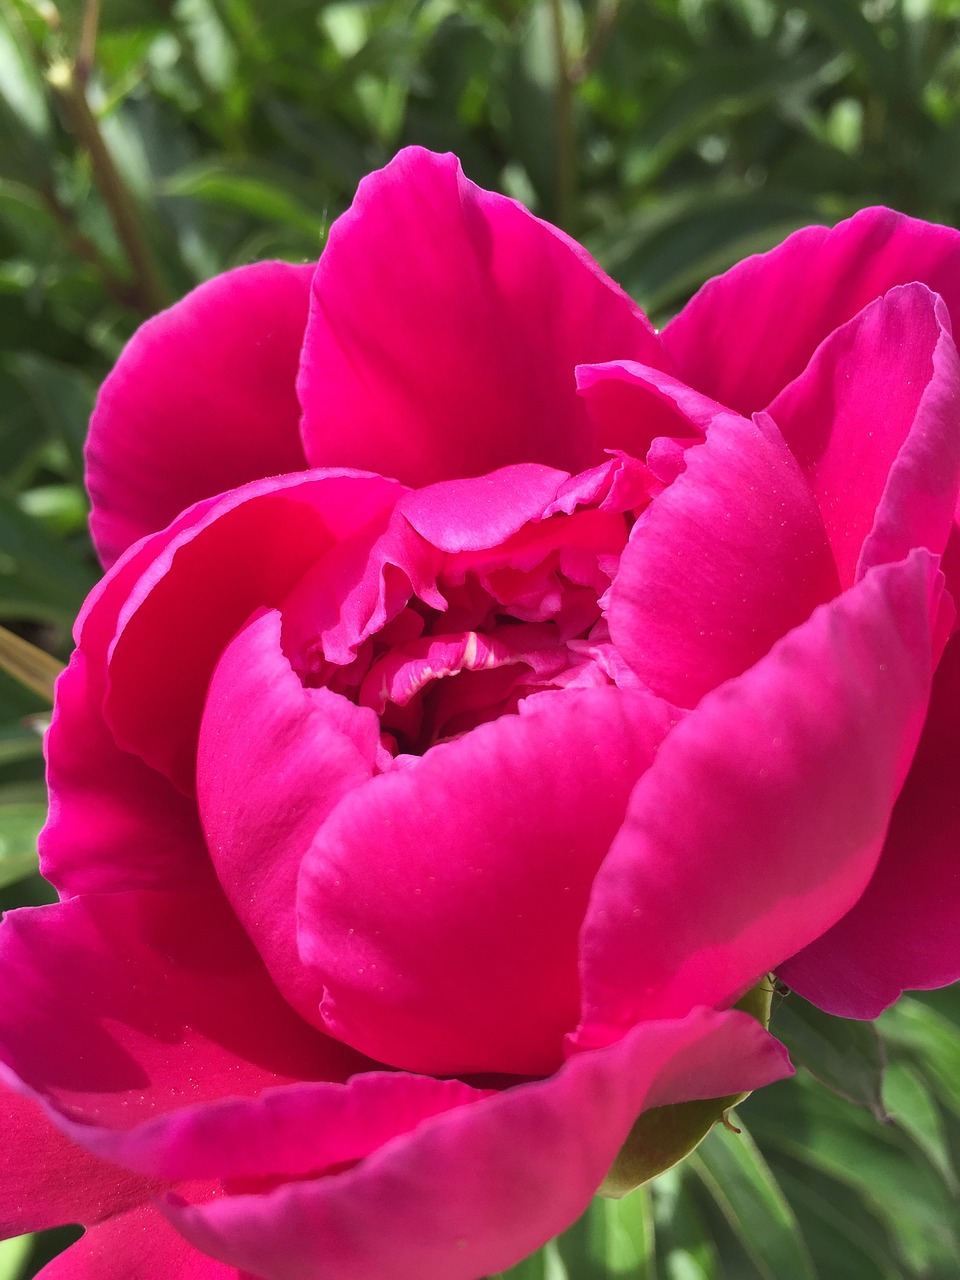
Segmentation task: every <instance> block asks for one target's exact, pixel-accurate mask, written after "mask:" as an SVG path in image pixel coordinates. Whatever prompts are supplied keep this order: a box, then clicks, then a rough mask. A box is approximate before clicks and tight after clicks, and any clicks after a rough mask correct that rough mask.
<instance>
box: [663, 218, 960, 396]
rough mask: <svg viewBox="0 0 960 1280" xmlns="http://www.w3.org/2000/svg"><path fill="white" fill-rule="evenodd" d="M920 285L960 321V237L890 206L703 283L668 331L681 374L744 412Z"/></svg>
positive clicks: (800, 238)
mask: <svg viewBox="0 0 960 1280" xmlns="http://www.w3.org/2000/svg"><path fill="white" fill-rule="evenodd" d="M913 280H919V281H922V282H923V283H924V284H927V285H929V287H930V288H931V289H932V290H933V291H934V292H935V293H939V294H942V295H943V298H944V301H945V302H946V304H947V308H948V310H949V311H950V314H951V316H952V317H954V319H956V318H958V317H960V232H957V231H954V230H953V229H952V228H949V227H937V226H932V225H931V224H930V223H927V222H920V221H918V220H916V219H914V218H907V217H905V216H904V215H903V214H899V213H894V212H892V211H891V210H890V209H865V210H863V211H862V212H860V213H858V214H856V215H855V216H854V217H853V218H851V219H850V220H849V221H847V222H841V223H840V224H839V225H838V226H836V227H834V229H833V230H832V231H831V230H828V229H827V228H826V227H807V228H805V229H804V230H803V231H798V232H796V233H795V234H794V235H792V236H790V237H789V238H788V239H787V240H785V241H784V243H783V244H782V245H780V246H779V247H778V248H776V249H773V250H772V251H771V252H770V253H766V254H760V255H757V256H756V257H752V258H747V259H745V261H743V262H741V263H739V264H738V265H737V266H735V267H734V268H733V269H732V270H730V271H728V272H726V274H725V275H722V276H719V277H717V279H715V280H711V281H709V283H707V284H705V285H704V286H703V288H702V289H701V290H700V292H699V293H698V294H697V295H696V296H695V297H694V298H693V300H692V301H691V302H689V303H687V305H686V306H685V307H684V309H683V310H682V311H681V312H680V314H679V315H678V316H676V317H675V319H673V320H672V321H671V322H670V323H669V324H668V325H667V327H666V329H665V330H664V331H663V335H662V340H663V344H664V346H665V347H666V349H667V351H668V352H669V353H670V355H671V356H672V357H673V359H674V361H675V362H676V368H677V371H678V373H679V376H680V377H682V378H683V379H684V380H685V381H687V382H689V383H690V385H691V386H693V387H696V388H697V390H698V391H702V392H704V393H705V394H706V395H709V396H713V397H714V398H715V399H716V400H719V401H720V402H721V403H723V404H727V405H730V406H731V407H732V408H734V409H737V410H739V412H740V413H742V414H744V415H749V414H750V413H752V412H754V411H755V410H757V409H763V408H765V407H766V406H767V405H768V404H769V403H770V401H771V400H772V399H773V398H774V397H775V396H776V395H777V394H778V392H779V391H781V390H782V388H783V387H785V386H786V385H787V383H788V382H790V381H792V380H793V379H794V378H796V377H797V375H798V374H800V373H802V372H803V370H804V369H805V368H806V365H807V362H808V361H809V359H810V357H811V356H812V355H813V352H814V351H815V350H816V348H817V347H818V346H819V345H820V343H821V342H822V341H823V339H824V338H826V337H827V336H828V334H830V333H832V332H833V330H834V329H838V328H839V327H840V326H841V325H842V324H845V323H846V322H847V321H848V320H850V319H852V318H853V317H854V316H855V315H856V314H857V312H858V311H860V310H862V309H863V308H864V307H865V306H867V305H868V304H869V303H871V302H873V300H874V299H875V298H877V297H879V296H880V295H881V294H884V293H886V292H887V291H888V290H889V289H892V288H893V287H894V285H898V284H909V283H910V282H911V281H913Z"/></svg>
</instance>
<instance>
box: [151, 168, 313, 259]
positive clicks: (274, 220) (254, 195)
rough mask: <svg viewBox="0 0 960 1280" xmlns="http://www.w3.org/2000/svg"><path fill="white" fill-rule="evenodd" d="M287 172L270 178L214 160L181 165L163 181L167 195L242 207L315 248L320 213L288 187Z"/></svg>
mask: <svg viewBox="0 0 960 1280" xmlns="http://www.w3.org/2000/svg"><path fill="white" fill-rule="evenodd" d="M287 186H289V180H288V178H287V175H284V174H282V173H281V174H274V175H272V177H271V178H267V177H264V176H262V175H260V174H258V173H256V172H244V171H243V169H239V168H237V167H236V166H231V165H227V164H224V163H223V162H215V163H213V164H204V165H198V166H193V167H191V168H189V169H184V170H182V171H181V172H180V173H177V174H174V176H173V177H171V178H168V179H167V180H166V181H165V182H164V184H163V193H164V195H168V196H192V197H193V198H195V199H198V200H207V201H210V202H212V203H215V204H222V205H227V206H229V207H232V208H236V209H242V210H243V212H244V213H249V214H252V215H253V216H254V217H255V218H258V219H260V220H261V221H263V222H267V223H271V224H273V225H280V226H287V227H293V228H294V229H295V230H296V231H299V232H300V233H301V234H302V235H304V236H306V237H307V238H308V239H309V240H310V241H311V242H312V243H314V244H315V245H316V248H317V249H318V250H319V247H320V233H321V216H320V212H319V211H318V210H317V209H313V208H311V207H310V206H309V205H307V204H305V203H302V202H301V201H300V200H299V199H298V198H297V197H296V196H295V195H294V194H293V193H292V192H291V191H289V190H284V187H287Z"/></svg>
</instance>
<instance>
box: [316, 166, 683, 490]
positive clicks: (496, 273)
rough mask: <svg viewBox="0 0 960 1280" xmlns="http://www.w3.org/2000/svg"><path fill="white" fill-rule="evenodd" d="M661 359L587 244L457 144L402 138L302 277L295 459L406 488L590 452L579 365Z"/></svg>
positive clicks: (585, 461) (562, 463) (641, 320)
mask: <svg viewBox="0 0 960 1280" xmlns="http://www.w3.org/2000/svg"><path fill="white" fill-rule="evenodd" d="M614 358H625V359H634V360H641V361H643V362H644V363H647V364H652V365H657V366H661V365H663V353H662V351H661V349H660V343H659V340H658V339H657V337H656V335H655V333H654V331H653V329H652V328H651V326H650V324H649V322H648V321H647V320H646V318H645V317H644V316H643V314H642V313H641V312H640V311H639V309H638V308H637V307H636V305H635V304H634V303H633V302H631V301H630V299H629V298H628V297H627V296H626V294H624V293H623V292H622V291H621V290H620V289H619V288H618V287H617V286H616V285H615V284H614V283H613V282H612V281H611V280H609V279H608V278H607V277H606V276H605V275H604V274H603V272H602V271H601V270H600V268H599V267H598V266H597V264H596V263H595V262H594V261H593V260H592V258H590V257H589V255H588V254H587V253H586V252H585V251H584V250H583V249H581V248H580V246H579V245H577V244H575V243H574V242H573V241H572V240H570V239H569V238H568V237H567V236H565V235H564V234H563V233H562V232H561V231H558V230H557V229H556V228H554V227H551V226H549V225H548V224H547V223H544V222H540V221H539V220H538V219H537V218H535V217H533V216H532V214H530V213H528V212H527V210H526V209H524V208H523V207H522V206H521V205H519V204H517V203H515V202H514V201H513V200H508V199H506V198H505V197H504V196H499V195H494V194H492V193H491V192H488V191H483V190H482V189H481V188H479V187H477V186H475V185H474V184H473V183H472V182H470V181H468V180H467V178H465V177H464V175H463V173H462V171H461V169H460V165H459V163H458V161H457V159H456V157H455V156H451V155H447V156H438V155H433V154H431V153H430V152H429V151H424V150H422V149H421V148H419V147H410V148H408V149H407V150H405V151H402V152H401V153H400V155H398V156H397V157H396V159H395V160H393V161H392V162H391V163H390V164H389V165H387V167H386V168H385V169H383V170H381V171H380V172H379V173H375V174H373V175H371V176H370V177H368V178H365V179H364V181H363V182H361V184H360V187H359V189H358V191H357V196H356V199H355V200H354V203H353V205H352V207H351V208H350V210H349V211H348V212H347V213H346V214H344V215H343V217H342V218H340V219H339V220H338V221H337V222H335V223H334V225H333V227H332V228H331V230H330V237H329V240H328V243H327V247H326V249H325V250H324V253H323V257H322V258H321V260H320V264H319V267H318V269H317V275H316V277H315V279H314V285H313V297H312V300H311V306H310V321H309V324H308V327H307V337H306V342H305V344H304V354H303V362H302V365H301V371H300V381H299V392H300V401H301V404H302V406H303V423H302V432H303V440H304V447H305V449H306V452H307V457H308V458H309V459H310V461H311V462H312V463H313V465H314V466H350V467H361V468H365V469H367V470H371V471H378V472H380V473H381V474H383V475H390V476H396V477H397V478H398V479H400V480H403V481H404V482H405V483H408V484H411V485H415V486H420V485H424V484H430V483H432V482H433V481H435V480H451V479H456V478H458V477H462V476H475V475H483V474H485V473H486V472H488V471H494V470H496V469H497V468H498V467H503V466H507V465H508V464H510V463H514V462H541V463H545V464H547V465H548V466H553V467H559V468H561V469H563V470H565V471H581V470H583V469H584V468H585V467H587V466H590V465H591V464H592V463H594V462H599V461H600V460H601V457H600V455H599V453H598V452H597V449H596V446H595V444H594V441H593V437H592V433H591V431H590V430H589V427H588V423H587V418H586V412H585V410H584V406H583V404H582V402H581V401H580V399H579V397H578V396H577V394H576V383H575V379H574V369H575V366H576V365H578V364H584V363H593V362H596V361H600V360H610V359H614Z"/></svg>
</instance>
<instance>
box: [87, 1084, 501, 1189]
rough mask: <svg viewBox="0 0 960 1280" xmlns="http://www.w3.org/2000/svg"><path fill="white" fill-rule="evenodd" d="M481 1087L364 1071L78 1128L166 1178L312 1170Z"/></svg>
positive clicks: (481, 1094)
mask: <svg viewBox="0 0 960 1280" xmlns="http://www.w3.org/2000/svg"><path fill="white" fill-rule="evenodd" d="M489 1093H490V1091H489V1090H483V1089H474V1088H471V1087H470V1086H469V1085H466V1084H464V1083H462V1081H460V1080H434V1079H433V1078H432V1077H430V1076H413V1075H408V1074H407V1073H406V1072H398V1071H389V1072H386V1071H380V1072H373V1071H371V1072H365V1073H363V1074H360V1075H355V1076H353V1077H352V1078H351V1079H350V1080H349V1081H348V1082H347V1083H346V1084H330V1083H325V1082H324V1083H310V1084H290V1085H281V1086H279V1087H277V1088H274V1089H267V1090H265V1091H264V1092H263V1093H262V1094H260V1095H259V1097H256V1098H223V1099H221V1100H219V1101H216V1102H209V1103H203V1104H201V1105H199V1106H190V1107H182V1108H181V1109H180V1110H179V1111H176V1112H173V1113H171V1114H168V1115H163V1116H159V1117H156V1118H155V1119H152V1120H145V1121H143V1122H142V1123H141V1124H139V1125H137V1126H136V1127H135V1128H133V1129H127V1130H107V1129H100V1130H90V1131H88V1132H87V1133H82V1132H80V1134H79V1136H80V1137H81V1138H82V1139H83V1141H84V1143H85V1144H86V1145H87V1146H88V1147H89V1148H92V1149H95V1150H96V1153H97V1154H99V1155H103V1156H107V1157H109V1158H110V1159H111V1160H116V1161H117V1162H118V1163H122V1164H124V1165H126V1166H128V1167H129V1168H132V1169H150V1170H156V1171H158V1172H160V1173H161V1174H162V1175H163V1176H164V1177H165V1178H167V1179H169V1180H171V1181H181V1180H183V1179H191V1180H193V1179H197V1178H204V1179H219V1180H223V1179H230V1180H237V1179H247V1178H258V1179H262V1178H302V1177H316V1176H317V1175H318V1174H320V1173H321V1172H323V1171H324V1170H327V1169H331V1168H335V1167H342V1166H343V1165H346V1164H349V1163H352V1162H353V1161H355V1160H362V1159H364V1158H365V1157H366V1156H368V1155H370V1154H371V1153H372V1152H374V1151H377V1150H378V1149H379V1148H380V1147H382V1146H383V1144H384V1143H385V1142H389V1141H391V1140H392V1139H393V1138H396V1137H398V1136H399V1135H401V1134H405V1133H407V1132H409V1131H410V1130H412V1129H415V1128H416V1127H417V1125H419V1124H422V1123H423V1121H424V1120H428V1119H430V1118H431V1117H432V1116H437V1115H440V1114H442V1113H443V1112H446V1111H450V1110H452V1109H453V1108H454V1107H464V1106H469V1105H470V1104H472V1103H475V1102H478V1101H480V1100H481V1099H482V1098H485V1097H488V1096H489ZM71 1131H79V1126H73V1128H72V1130H71ZM164 1189H166V1188H164Z"/></svg>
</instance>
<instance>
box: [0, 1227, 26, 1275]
mask: <svg viewBox="0 0 960 1280" xmlns="http://www.w3.org/2000/svg"><path fill="white" fill-rule="evenodd" d="M32 1244H33V1236H13V1237H12V1238H11V1239H10V1240H0V1280H19V1276H20V1275H21V1273H22V1271H23V1267H24V1265H25V1264H26V1261H27V1257H28V1255H29V1253H30V1247H31V1245H32Z"/></svg>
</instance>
